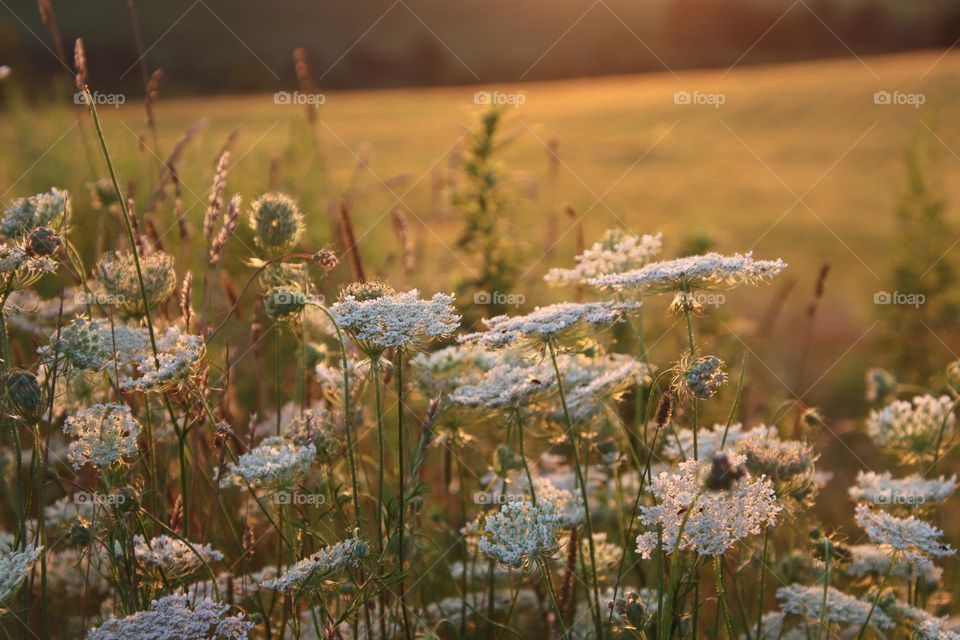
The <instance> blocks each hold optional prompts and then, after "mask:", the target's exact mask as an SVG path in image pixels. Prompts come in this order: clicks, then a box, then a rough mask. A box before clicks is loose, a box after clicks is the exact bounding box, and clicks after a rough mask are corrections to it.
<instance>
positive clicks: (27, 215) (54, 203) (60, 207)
mask: <svg viewBox="0 0 960 640" xmlns="http://www.w3.org/2000/svg"><path fill="white" fill-rule="evenodd" d="M69 216H70V193H69V192H67V191H64V190H62V189H57V188H56V187H54V188H53V189H51V190H50V191H49V192H48V193H38V194H37V195H35V196H30V197H29V198H19V199H17V200H15V201H14V203H13V206H11V207H10V208H8V209H7V210H6V211H4V212H3V217H2V218H0V233H3V235H4V236H6V237H8V238H9V237H22V236H26V235H27V234H29V233H30V232H31V231H33V230H34V229H36V228H37V227H59V226H61V224H62V223H63V222H64V221H65V220H66V219H67V218H68V217H69Z"/></svg>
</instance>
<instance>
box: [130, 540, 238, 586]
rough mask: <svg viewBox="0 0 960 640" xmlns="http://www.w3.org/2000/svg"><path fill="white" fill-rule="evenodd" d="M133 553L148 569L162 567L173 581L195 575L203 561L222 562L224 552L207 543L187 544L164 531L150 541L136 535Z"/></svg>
mask: <svg viewBox="0 0 960 640" xmlns="http://www.w3.org/2000/svg"><path fill="white" fill-rule="evenodd" d="M133 544H134V555H136V557H137V560H138V561H139V562H140V563H141V564H143V565H144V566H146V567H148V568H155V569H159V570H160V571H162V572H163V575H164V576H165V577H166V578H167V579H170V580H179V579H181V578H186V577H188V576H192V575H195V574H196V573H197V572H199V571H201V570H202V569H203V568H204V563H206V564H208V565H209V564H210V563H212V562H219V561H221V560H223V554H222V553H220V552H219V551H217V550H216V549H214V548H213V547H211V546H210V545H208V544H199V543H196V542H191V543H190V544H187V543H186V542H184V541H183V540H180V539H178V538H171V537H170V536H167V535H164V534H161V535H159V536H156V537H155V538H151V539H150V541H149V542H148V541H147V540H146V539H144V537H143V536H140V535H136V536H133Z"/></svg>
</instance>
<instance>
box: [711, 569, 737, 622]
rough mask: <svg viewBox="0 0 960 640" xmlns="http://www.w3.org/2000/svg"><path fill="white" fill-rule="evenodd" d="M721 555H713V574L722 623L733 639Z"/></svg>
mask: <svg viewBox="0 0 960 640" xmlns="http://www.w3.org/2000/svg"><path fill="white" fill-rule="evenodd" d="M722 557H723V556H714V557H713V575H714V580H715V581H716V583H717V584H716V586H717V599H718V600H719V601H720V611H721V613H722V614H723V624H724V626H725V627H726V628H727V636H728V637H729V638H730V639H731V640H733V638H736V637H737V636H736V634H735V633H734V631H733V620H731V619H730V606H729V605H728V604H727V594H726V591H725V590H724V588H723V567H722V566H721V564H720V560H721V558H722Z"/></svg>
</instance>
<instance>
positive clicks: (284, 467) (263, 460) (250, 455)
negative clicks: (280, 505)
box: [230, 436, 317, 490]
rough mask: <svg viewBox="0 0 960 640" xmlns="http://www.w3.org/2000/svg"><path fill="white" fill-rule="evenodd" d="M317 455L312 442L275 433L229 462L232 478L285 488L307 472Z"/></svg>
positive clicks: (266, 486)
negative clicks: (290, 438) (295, 440)
mask: <svg viewBox="0 0 960 640" xmlns="http://www.w3.org/2000/svg"><path fill="white" fill-rule="evenodd" d="M316 457H317V447H316V446H315V445H314V444H313V443H312V442H311V443H307V444H302V445H301V444H297V443H295V442H293V441H292V440H289V439H287V438H284V437H281V436H272V437H270V438H266V439H264V441H263V442H261V443H260V445H259V446H257V447H256V448H254V449H251V450H250V451H248V452H247V453H245V454H243V455H242V456H240V458H239V459H238V460H237V463H236V464H233V463H231V464H230V474H231V479H232V480H233V481H234V482H235V483H236V484H240V485H242V484H244V483H248V484H250V485H251V486H252V487H262V488H266V489H274V490H277V489H283V488H285V487H289V486H290V485H292V484H293V483H294V482H295V481H296V480H297V478H299V477H300V476H302V475H303V474H304V473H306V472H307V470H308V469H309V468H310V465H311V464H313V461H314V459H315V458H316Z"/></svg>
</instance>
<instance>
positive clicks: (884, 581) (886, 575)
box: [857, 553, 897, 640]
mask: <svg viewBox="0 0 960 640" xmlns="http://www.w3.org/2000/svg"><path fill="white" fill-rule="evenodd" d="M896 555H897V554H896V553H894V554H893V555H892V556H891V557H890V563H889V564H888V565H887V570H886V571H885V572H884V574H883V579H882V580H880V586H879V587H878V588H877V597H876V598H874V599H873V603H872V604H871V605H870V611H868V612H867V619H866V620H864V621H863V624H862V625H861V626H860V633H858V634H857V640H862V639H863V634H865V633H866V632H867V625H869V624H870V618H872V617H873V611H874V609H876V608H877V603H879V602H880V597H881V596H882V595H883V588H884V587H885V586H886V584H887V578H889V577H890V572H891V571H892V570H893V565H894V564H895V561H896Z"/></svg>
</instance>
